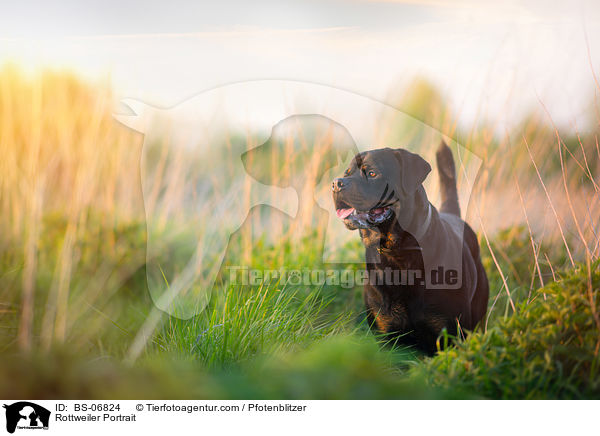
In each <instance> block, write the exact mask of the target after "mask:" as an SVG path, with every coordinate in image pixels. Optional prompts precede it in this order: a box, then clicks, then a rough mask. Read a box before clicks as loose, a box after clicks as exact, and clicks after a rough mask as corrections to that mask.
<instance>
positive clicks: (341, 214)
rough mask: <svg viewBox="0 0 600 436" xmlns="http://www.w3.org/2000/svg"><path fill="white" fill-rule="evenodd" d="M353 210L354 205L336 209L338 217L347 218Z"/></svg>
mask: <svg viewBox="0 0 600 436" xmlns="http://www.w3.org/2000/svg"><path fill="white" fill-rule="evenodd" d="M352 212H354V208H353V207H351V208H350V209H338V210H336V213H337V216H338V218H341V219H345V218H346V217H347V216H348V215H350V214H351V213H352Z"/></svg>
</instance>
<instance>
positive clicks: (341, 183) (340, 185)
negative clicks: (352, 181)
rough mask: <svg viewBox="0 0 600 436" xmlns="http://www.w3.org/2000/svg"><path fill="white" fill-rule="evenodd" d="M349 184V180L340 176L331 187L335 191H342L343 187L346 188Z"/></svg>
mask: <svg viewBox="0 0 600 436" xmlns="http://www.w3.org/2000/svg"><path fill="white" fill-rule="evenodd" d="M347 185H348V181H346V180H344V179H342V178H339V179H335V180H334V181H333V183H332V185H331V189H332V190H333V192H340V191H341V190H342V189H344V188H345V187H346V186H347Z"/></svg>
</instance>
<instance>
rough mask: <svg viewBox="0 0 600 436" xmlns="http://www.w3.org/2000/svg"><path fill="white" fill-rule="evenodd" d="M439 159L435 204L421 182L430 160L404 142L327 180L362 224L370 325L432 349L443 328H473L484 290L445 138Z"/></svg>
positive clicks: (360, 158)
mask: <svg viewBox="0 0 600 436" xmlns="http://www.w3.org/2000/svg"><path fill="white" fill-rule="evenodd" d="M436 161H437V165H438V173H439V179H440V187H441V197H442V203H441V207H440V209H439V211H438V210H437V209H436V208H435V207H434V206H433V205H432V204H431V203H430V202H429V200H428V198H427V194H426V192H425V189H424V187H423V182H424V181H425V179H426V177H427V175H428V174H429V173H430V172H431V166H430V165H429V163H428V162H427V161H425V160H424V159H423V158H422V157H421V156H419V155H418V154H415V153H411V152H409V151H407V150H404V149H401V148H400V149H391V148H383V149H377V150H371V151H366V152H363V153H359V154H357V155H356V156H355V157H354V158H353V159H352V162H351V163H350V166H349V167H348V169H347V170H346V171H345V173H344V175H343V177H340V178H336V179H335V180H334V181H333V184H332V191H333V201H334V204H335V208H336V213H337V216H338V217H339V218H340V219H341V220H343V222H344V224H345V226H346V227H347V228H348V229H349V230H359V232H360V237H361V239H362V242H363V244H364V246H365V256H366V280H365V284H364V291H363V296H364V302H365V306H366V312H367V319H368V322H369V325H370V326H371V328H372V329H374V330H375V331H378V332H380V333H382V334H383V336H384V337H385V338H387V339H389V340H390V341H393V342H394V343H396V344H404V345H409V346H414V347H416V348H417V349H420V350H422V351H423V352H425V353H427V354H429V355H433V354H435V352H436V351H437V350H438V349H439V348H440V346H439V345H438V338H439V337H440V334H441V333H442V331H443V330H444V329H445V330H446V331H447V332H448V334H449V335H450V336H451V337H452V336H454V337H456V336H457V335H458V334H464V331H465V330H467V331H468V330H473V329H474V328H475V327H476V326H477V325H478V323H479V322H480V321H481V320H482V319H483V317H484V316H485V313H486V311H487V305H488V298H489V284H488V279H487V275H486V272H485V270H484V268H483V265H482V263H481V257H480V253H479V244H478V241H477V236H476V235H475V232H474V231H473V230H472V229H471V227H470V226H469V225H468V224H467V223H466V222H465V221H463V220H462V219H461V218H460V206H459V202H458V192H457V188H456V171H455V165H454V158H453V156H452V152H451V150H450V148H449V147H448V146H447V145H446V144H445V143H444V142H443V141H442V143H441V144H440V147H439V149H438V150H437V152H436ZM409 273H410V274H409ZM440 342H442V341H440Z"/></svg>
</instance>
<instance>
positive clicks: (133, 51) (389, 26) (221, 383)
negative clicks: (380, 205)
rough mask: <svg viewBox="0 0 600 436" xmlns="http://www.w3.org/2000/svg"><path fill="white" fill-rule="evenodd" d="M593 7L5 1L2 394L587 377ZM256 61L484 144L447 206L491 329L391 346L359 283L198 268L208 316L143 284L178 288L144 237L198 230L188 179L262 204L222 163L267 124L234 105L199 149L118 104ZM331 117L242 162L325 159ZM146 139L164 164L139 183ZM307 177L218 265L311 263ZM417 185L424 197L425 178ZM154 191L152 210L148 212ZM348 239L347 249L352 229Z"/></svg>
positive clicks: (511, 383) (280, 164)
mask: <svg viewBox="0 0 600 436" xmlns="http://www.w3.org/2000/svg"><path fill="white" fill-rule="evenodd" d="M599 24H600V6H599V5H598V3H597V2H594V1H591V0H590V1H585V0H584V1H578V2H571V3H568V4H567V3H565V2H542V1H527V2H517V1H508V2H502V3H498V2H491V1H490V2H486V1H477V2H476V1H469V0H459V1H454V2H450V1H448V2H446V1H442V0H431V1H428V0H425V1H394V0H386V1H368V0H365V1H359V0H321V1H316V0H314V1H313V0H306V1H275V0H272V1H271V0H269V1H264V0H261V1H257V2H243V1H222V2H219V3H218V4H212V3H210V4H209V3H208V2H196V3H193V4H192V3H187V2H183V1H181V0H176V1H174V2H169V3H168V4H167V3H164V2H159V1H154V0H151V1H145V2H116V1H112V0H110V1H105V2H92V1H90V2H76V1H59V2H53V3H52V4H50V3H43V2H19V3H14V4H11V5H9V6H5V7H3V13H2V15H1V16H0V225H1V228H2V232H1V234H0V353H1V354H2V357H3V358H2V359H1V361H0V366H1V367H2V371H3V373H6V374H8V375H9V376H8V377H5V380H7V382H6V383H5V384H4V385H3V386H2V387H0V394H1V395H3V396H4V397H12V398H16V397H36V398H60V397H65V396H68V397H71V398H74V397H79V398H110V397H115V396H117V397H128V398H129V397H131V398H136V397H145V398H150V397H165V396H168V397H172V398H188V397H203V398H244V397H263V398H457V397H460V398H462V397H486V398H527V397H534V398H554V397H558V398H564V397H569V398H571V397H578V398H581V397H586V398H589V397H594V398H596V397H598V396H599V395H600V384H599V383H598V382H597V380H598V379H599V378H598V377H597V371H598V368H600V360H599V357H598V354H599V348H600V341H599V339H598V338H599V337H600V334H599V333H600V318H599V317H598V313H599V312H600V307H598V306H599V304H600V303H599V302H600V296H599V295H598V292H600V291H599V289H598V281H599V277H598V268H597V267H598V263H597V258H598V251H599V249H600V248H599V243H600V238H599V236H598V231H599V230H600V229H598V224H599V223H598V217H599V216H600V215H599V213H598V212H599V208H600V201H599V200H600V196H599V194H598V193H599V187H598V183H599V181H598V171H599V169H600V168H599V166H600V149H599V148H598V134H599V133H600V132H599V129H600V126H599V120H600V109H599V108H598V96H599V93H600V82H599V81H598V74H599V68H600V67H599V65H600V49H599V48H598V45H599V44H600V25H599ZM265 79H277V80H285V81H296V82H304V83H309V84H311V85H323V86H325V87H331V88H335V90H334V91H335V92H333V91H332V94H330V95H337V94H336V92H342V93H349V94H353V95H356V96H357V99H359V100H361V101H362V100H369V99H371V100H372V101H375V102H378V103H377V105H381V106H386V105H387V106H386V107H389V108H393V110H394V113H396V112H398V113H401V114H402V116H401V117H399V118H397V117H386V116H383V115H382V117H381V120H380V121H381V123H380V124H377V128H379V129H380V130H381V131H382V132H385V135H382V136H380V139H382V138H385V139H387V140H389V145H390V146H393V147H395V146H403V147H404V146H410V147H411V149H413V150H415V151H418V152H422V153H423V154H426V153H428V152H430V151H431V149H432V148H431V147H432V146H435V145H437V144H438V143H439V140H441V139H442V138H445V139H446V140H448V141H449V142H452V143H454V144H459V145H461V146H462V147H464V148H465V150H468V151H469V153H472V154H473V155H474V156H477V157H478V159H480V160H481V166H480V168H479V171H478V172H477V175H476V177H474V178H473V179H474V180H472V182H473V184H474V189H473V191H472V193H471V195H470V196H469V202H468V204H462V205H461V207H462V210H463V217H464V218H466V219H467V221H468V222H469V223H470V224H471V225H472V226H473V228H474V229H475V230H476V231H477V233H478V237H479V239H480V244H481V249H482V257H483V261H484V265H485V267H486V270H487V272H488V275H489V278H490V283H491V292H490V293H491V296H490V303H489V311H488V316H487V317H486V320H485V324H484V325H483V326H482V329H481V332H479V333H476V334H473V335H472V336H470V337H469V338H470V339H467V340H466V341H464V342H461V343H460V345H459V346H458V347H457V348H456V349H451V350H449V351H445V352H443V353H440V354H439V355H438V356H437V357H435V358H432V359H429V358H425V357H424V356H421V355H419V354H418V353H416V352H414V351H413V350H406V349H397V348H394V347H393V346H388V347H385V346H382V344H381V343H380V340H379V339H378V338H376V337H374V336H373V335H371V334H370V333H369V332H368V326H366V325H365V322H364V316H363V313H362V310H363V308H362V302H361V301H362V300H361V290H360V289H359V288H356V289H350V290H347V289H346V290H341V289H339V287H336V286H323V287H302V286H288V285H286V284H285V283H278V282H275V283H264V284H263V285H262V286H257V287H236V286H233V285H231V284H230V283H227V280H225V278H224V277H225V276H223V275H220V276H219V277H220V280H219V281H217V282H216V284H215V286H214V288H211V289H210V290H209V289H206V288H203V287H200V289H198V286H196V288H195V289H193V293H192V294H191V297H192V299H193V300H194V301H196V298H197V300H198V304H199V305H200V306H202V308H203V310H201V311H200V312H201V313H200V314H198V315H197V316H193V317H191V318H189V317H185V318H189V319H179V318H178V317H171V316H169V315H168V314H166V313H164V312H163V311H161V310H159V309H158V308H157V307H156V305H155V304H154V303H155V302H156V299H154V302H153V299H152V298H151V297H154V295H152V296H151V295H150V293H149V290H148V287H149V286H152V284H151V283H150V282H152V283H154V284H155V285H156V286H159V287H160V286H163V288H164V289H165V290H168V289H170V286H171V285H172V283H171V281H170V279H169V277H170V275H171V274H176V273H178V272H181V271H180V265H181V259H179V257H178V256H179V254H176V253H175V254H174V253H173V252H171V251H169V248H168V246H167V245H164V246H161V245H160V244H159V245H157V246H155V250H154V253H153V254H151V255H149V254H148V252H147V250H146V248H147V243H148V241H149V240H151V239H152V238H153V237H154V238H155V240H158V241H173V242H174V244H175V245H177V246H179V247H183V248H184V251H186V250H187V251H186V253H184V254H185V255H187V256H189V255H190V254H189V253H190V252H192V251H193V250H197V249H203V248H206V249H207V251H211V250H210V249H209V245H206V246H205V245H204V244H203V243H202V238H200V237H199V236H198V233H197V230H198V228H200V229H201V230H202V231H206V230H207V229H206V226H204V227H203V226H202V225H201V226H199V227H198V226H197V227H196V228H194V227H193V226H187V225H186V226H184V225H182V224H181V223H182V218H183V217H184V215H185V214H184V211H186V207H187V206H189V199H190V198H196V199H197V197H194V196H196V195H199V193H200V194H201V195H210V196H213V197H215V198H217V199H225V198H226V199H227V201H229V202H230V203H233V204H236V202H237V203H239V204H244V205H251V204H252V201H253V200H252V195H251V193H250V191H249V190H248V189H247V187H248V186H247V184H244V183H240V184H239V185H234V184H233V183H232V181H231V180H230V177H229V176H230V175H231V174H234V173H235V174H238V173H236V172H235V171H237V170H235V168H237V167H238V166H239V165H241V163H242V162H241V161H238V160H237V159H238V158H239V156H240V155H241V154H242V153H244V152H246V151H249V150H252V149H254V148H255V147H257V146H260V145H261V144H264V143H265V141H266V140H267V139H268V138H269V133H270V131H269V130H267V131H266V132H265V131H260V132H259V131H251V130H247V129H242V128H235V129H234V128H231V129H225V130H224V131H222V132H221V133H222V135H221V137H220V138H219V140H218V141H217V142H215V144H217V143H218V153H217V154H216V156H215V155H214V154H212V153H211V156H210V159H208V160H207V158H206V156H204V155H202V154H194V153H192V152H190V150H189V149H185V148H181V147H180V148H178V149H173V148H172V147H171V141H172V138H173V131H171V130H170V128H172V127H173V126H172V125H170V124H164V125H163V124H160V123H154V121H155V120H154V119H148V120H149V121H148V120H147V121H148V122H150V123H151V124H152V126H153V127H155V128H159V129H157V130H155V135H153V136H152V137H151V138H150V139H149V138H148V137H147V136H146V137H144V135H143V134H141V133H140V132H143V131H144V130H143V129H137V128H136V127H135V126H133V129H130V128H128V127H126V125H130V124H128V123H125V124H126V125H123V124H121V123H119V122H118V121H117V118H118V119H120V120H122V119H123V117H127V116H132V115H134V114H136V108H139V107H140V105H141V104H143V105H144V106H145V107H152V108H155V109H156V110H158V111H159V112H160V111H161V108H162V109H168V110H163V111H162V112H163V113H166V112H169V110H171V109H173V108H182V107H183V108H185V107H186V105H185V104H184V103H185V102H188V101H192V100H194V98H195V97H196V96H198V97H200V98H201V96H202V95H204V94H203V92H204V91H208V90H211V89H214V88H217V87H223V86H226V85H229V84H232V83H236V82H244V81H249V80H265ZM282 93H283V91H282ZM263 97H264V98H261V99H254V100H253V106H252V109H253V112H252V114H253V116H255V117H256V114H259V116H258V117H257V118H259V119H260V118H261V117H260V114H267V113H268V112H269V110H270V108H271V106H270V105H271V104H272V99H271V97H272V95H267V94H265V95H264V96H263ZM288 97H289V96H288ZM349 101H354V100H349ZM124 102H125V103H124ZM135 102H138V103H137V104H136V103H135ZM139 102H141V103H139ZM293 103H294V104H300V105H301V104H302V96H301V95H300V96H298V97H297V101H294V102H293ZM328 103H329V102H328V101H327V100H326V99H325V100H324V101H322V102H321V104H322V105H323V106H324V107H326V106H327V105H328ZM187 107H188V109H189V110H188V113H187V114H183V115H182V117H183V118H185V116H189V119H191V120H194V119H198V116H199V112H197V106H187ZM219 111H220V112H219V117H222V118H224V119H227V118H228V117H229V116H233V112H231V113H230V112H228V111H227V108H226V107H224V106H223V107H220V109H219ZM383 113H384V112H381V114H383ZM115 115H117V116H116V118H115ZM194 117H196V118H194ZM263 121H264V120H263ZM321 121H322V120H321ZM333 121H336V120H333ZM188 124H189V123H188ZM325 124H327V122H326V123H325ZM332 125H333V124H331V123H330V124H328V125H327V126H325V127H323V126H322V125H321V124H319V123H317V124H314V123H313V124H310V127H307V128H306V129H305V128H300V127H298V128H296V129H295V130H294V129H292V130H290V131H288V133H285V134H283V135H282V136H280V137H279V140H278V142H277V141H275V142H273V143H272V147H271V148H270V149H269V150H271V151H270V152H269V153H270V154H269V158H270V159H271V160H270V163H269V165H265V166H264V167H263V166H260V165H258V167H256V165H257V164H256V162H255V163H254V165H255V167H254V170H252V171H254V174H260V176H255V177H257V178H258V179H263V180H269V181H270V183H271V182H272V183H273V184H275V185H278V184H279V185H282V183H283V185H285V184H289V185H291V186H295V185H294V183H296V182H297V181H296V182H295V181H294V180H295V178H296V177H297V170H296V169H295V167H296V166H300V167H302V168H303V169H306V168H316V169H318V168H320V166H321V165H322V161H323V159H329V157H330V154H331V149H332V145H335V146H337V145H338V144H334V142H335V141H334V139H335V138H336V135H332V134H331V126H332ZM315 126H316V127H315ZM319 126H320V127H319ZM328 126H329V127H328ZM341 127H342V128H346V129H347V128H349V127H351V126H341ZM160 128H162V129H163V130H160ZM336 129H337V127H336ZM177 132H179V133H178V134H179V136H180V138H179V139H181V131H177ZM177 132H176V133H177ZM289 132H292V133H289ZM305 133H310V135H304V134H305ZM184 136H185V135H184ZM301 137H303V138H304V140H303V141H298V138H301ZM337 137H339V136H337ZM342 137H344V134H342ZM186 138H187V139H188V141H189V137H187V136H185V138H184V140H185V139H186ZM193 138H194V139H196V140H197V137H195V136H193ZM307 138H308V140H307ZM353 140H356V138H353ZM352 142H353V141H349V144H350V145H348V144H346V145H348V146H345V148H346V149H353V147H354V145H355V144H353V143H352ZM433 143H435V144H433ZM371 145H372V146H375V144H371ZM358 146H359V149H360V148H361V147H362V146H361V144H360V143H359V144H358ZM290 150H296V151H294V153H296V154H294V153H292V156H293V158H290V157H289V156H290V153H289V152H290ZM328 156H329V157H328ZM455 157H458V156H455ZM142 159H146V160H145V162H146V164H147V166H146V167H145V168H146V169H147V170H149V171H150V174H151V175H152V177H153V181H155V182H156V184H155V185H143V183H142V181H143V180H144V179H143V175H144V174H143V171H142V172H141V171H140V162H141V161H142ZM232 163H235V165H233V166H232V165H231V164H232ZM336 163H338V162H337V160H336ZM244 165H247V162H244ZM250 167H251V166H250ZM197 168H203V169H213V170H214V169H216V170H218V171H217V174H218V177H217V179H218V180H212V179H210V177H200V178H198V172H197V171H194V170H195V169H197ZM245 168H246V170H248V168H249V167H248V166H246V167H245ZM281 168H283V170H282V171H280V169H281ZM316 169H315V171H314V172H310V178H309V179H308V180H303V183H306V184H307V185H308V186H311V187H313V188H316V187H317V185H318V184H319V183H321V182H322V180H321V179H322V176H323V172H322V171H321V170H316ZM274 172H275V173H274ZM202 176H204V175H202ZM209 179H210V180H209ZM282 180H283V181H285V180H287V181H285V183H284V182H282ZM283 185H282V186H280V187H281V188H282V189H283V188H284V186H283ZM153 186H156V188H155V189H153ZM207 186H208V188H207ZM232 187H235V189H233V188H232ZM203 189H204V191H203ZM232 190H233V193H234V194H235V195H233V196H231V195H230V194H231V192H232ZM207 193H208V194H207ZM146 194H149V195H146ZM300 194H301V193H300V192H298V193H297V195H298V198H299V199H301V198H304V199H305V200H301V201H300V200H299V202H298V203H299V204H297V205H296V207H297V210H302V211H303V215H302V217H303V218H302V220H300V221H299V222H298V223H295V224H293V225H292V224H290V225H289V226H287V227H286V225H283V224H281V222H285V219H287V218H286V217H285V216H279V217H278V218H277V217H276V218H277V219H276V220H275V221H277V222H279V223H280V224H281V225H280V224H278V227H277V233H276V235H277V237H276V238H271V240H267V239H264V238H262V236H261V234H260V232H258V233H257V232H256V231H254V230H253V226H254V221H252V220H255V221H256V222H259V223H260V222H263V223H264V217H265V215H269V214H273V213H274V212H273V211H272V210H268V209H264V208H263V209H260V208H259V209H256V210H255V211H254V215H252V216H251V218H250V219H249V220H248V221H247V222H246V223H245V225H244V227H243V228H242V229H241V230H240V231H239V232H237V233H236V234H234V235H232V237H231V238H230V239H228V240H227V239H226V240H227V243H228V247H229V249H228V251H227V255H226V256H225V258H223V259H216V260H215V265H216V267H217V269H218V267H220V266H221V264H222V265H223V266H225V265H239V264H244V265H246V264H248V265H252V266H255V267H258V268H263V269H270V268H278V267H280V266H281V265H282V264H283V263H285V264H286V265H291V266H298V265H302V266H308V267H314V266H315V265H318V264H319V262H321V260H322V258H321V253H322V248H323V247H322V245H319V244H315V240H319V238H321V237H322V236H323V229H322V228H321V227H319V226H318V225H315V223H317V222H319V211H320V210H321V209H319V208H318V207H317V205H316V204H314V201H313V200H314V199H313V198H312V196H310V195H309V196H304V197H302V196H301V195H300ZM228 195H229V196H228ZM199 198H204V197H202V196H200V197H199ZM149 199H150V200H151V201H150V203H148V200H149ZM431 200H432V202H433V203H434V204H437V203H436V202H437V201H438V199H437V197H436V195H435V189H434V190H433V191H432V192H431ZM208 206H210V205H208ZM208 206H207V207H208ZM305 206H309V207H305ZM149 210H151V211H152V213H153V214H155V216H157V217H159V218H160V219H159V220H158V221H156V223H158V224H157V225H156V226H154V225H150V226H149V225H148V222H147V221H148V219H147V218H148V211H149ZM290 210H291V211H292V212H293V210H295V209H294V208H293V207H291V209H290ZM292 212H290V214H291V215H292V216H293V213H292ZM153 216H154V215H153ZM187 224H189V222H188V223H187ZM298 226H299V227H298ZM254 227H255V226H254ZM295 235H296V236H298V235H301V237H295ZM343 249H345V250H346V252H347V254H348V255H349V257H350V258H353V259H354V260H355V261H356V260H360V258H361V247H360V242H359V241H358V237H356V238H355V240H349V241H347V242H345V243H344V245H343ZM242 262H243V263H242ZM184 264H185V263H184ZM360 267H361V265H360V264H356V263H353V264H348V265H341V266H340V268H343V269H348V270H353V269H356V268H360ZM150 270H151V271H150ZM557 283H558V284H560V286H559V285H557ZM557 286H559V287H557ZM192 288H193V287H192ZM194 292H195V293H194ZM565 308H569V309H570V310H566V311H565ZM569 316H571V317H572V318H569ZM557 326H559V327H557ZM388 345H389V344H388ZM450 362H456V363H450ZM557 368H560V371H559V370H557ZM265 371H268V372H269V374H271V375H272V376H271V377H270V378H269V380H268V381H267V382H265V380H264V374H265ZM25 374H36V376H35V377H25Z"/></svg>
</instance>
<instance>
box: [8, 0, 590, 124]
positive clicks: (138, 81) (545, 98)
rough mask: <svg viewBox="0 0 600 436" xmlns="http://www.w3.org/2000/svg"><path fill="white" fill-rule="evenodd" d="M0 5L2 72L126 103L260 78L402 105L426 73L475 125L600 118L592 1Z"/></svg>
mask: <svg viewBox="0 0 600 436" xmlns="http://www.w3.org/2000/svg"><path fill="white" fill-rule="evenodd" d="M1 10H2V14H0V64H2V63H5V62H9V61H10V62H13V63H16V64H18V65H21V66H22V67H23V68H24V69H25V70H27V71H32V70H38V69H41V68H47V67H50V68H55V69H57V68H58V69H70V70H74V71H76V72H77V73H78V74H80V75H82V76H84V77H86V78H89V79H90V80H102V79H105V78H107V77H108V78H110V81H111V83H112V85H113V86H114V88H115V92H116V94H117V96H118V97H122V98H125V97H128V98H133V99H139V100H143V101H145V102H147V103H149V104H152V105H155V106H160V107H169V106H173V105H176V104H177V103H179V102H182V101H185V100H186V99H188V98H190V97H191V96H193V95H195V94H197V93H199V92H202V91H204V90H208V89H212V88H214V87H217V86H222V85H225V84H229V83H234V82H239V81H246V80H256V79H287V80H300V81H308V82H313V83H318V84H324V85H330V86H335V87H338V88H341V89H344V90H348V91H351V92H355V93H358V94H361V95H365V96H368V97H372V98H375V99H377V100H380V101H383V102H385V103H391V104H394V103H395V102H394V101H392V97H391V95H392V94H394V93H393V92H391V91H393V90H397V89H400V88H402V87H403V86H406V85H407V84H410V83H411V81H412V80H413V79H414V78H415V77H417V76H419V77H424V78H426V79H428V80H430V81H431V82H432V83H434V84H435V85H436V86H437V87H438V88H439V89H440V91H441V92H442V94H443V95H444V96H445V97H446V99H447V101H448V102H449V104H450V105H451V107H452V109H453V111H454V112H455V113H456V114H457V116H458V118H459V121H460V123H461V124H462V125H463V126H469V125H470V124H472V123H474V122H476V121H477V120H478V119H480V118H481V117H483V118H485V119H488V120H492V121H494V122H496V123H497V124H498V126H499V127H498V128H499V130H500V131H501V130H503V129H504V128H505V126H508V127H511V126H514V125H515V124H516V123H518V121H519V120H520V118H521V117H522V116H523V115H524V114H527V113H529V112H530V111H531V110H533V109H536V110H540V106H541V104H543V105H544V106H545V107H546V108H547V110H548V112H549V113H550V115H551V116H552V118H553V120H554V121H555V122H557V123H559V124H560V125H564V126H566V127H573V126H575V125H577V127H578V128H579V129H584V128H585V127H586V126H587V127H590V126H591V125H592V124H593V123H594V118H593V116H592V111H591V104H592V102H593V99H594V93H595V92H598V88H597V87H596V85H595V84H594V74H593V72H595V73H596V74H597V75H600V3H599V2H597V1H592V0H576V1H573V2H557V1H537V0H536V1H527V2H518V1H514V0H508V1H504V2H493V1H472V0H459V1H453V2H450V1H444V0H423V1H420V0H413V1H411V0H407V1H395V0H387V1H377V0H371V1H369V0H364V1H362V0H296V1H291V0H254V1H247V0H221V1H218V2H202V1H200V2H191V1H190V2H184V1H182V0H174V1H170V2H162V1H156V0H147V1H143V2H131V1H129V2H128V1H122V0H120V1H115V0H105V1H75V0H68V1H65V0H58V1H55V2H41V1H39V2H35V1H23V2H10V3H6V4H4V5H3V6H2V9H1ZM588 49H589V52H588ZM596 122H597V121H596Z"/></svg>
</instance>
